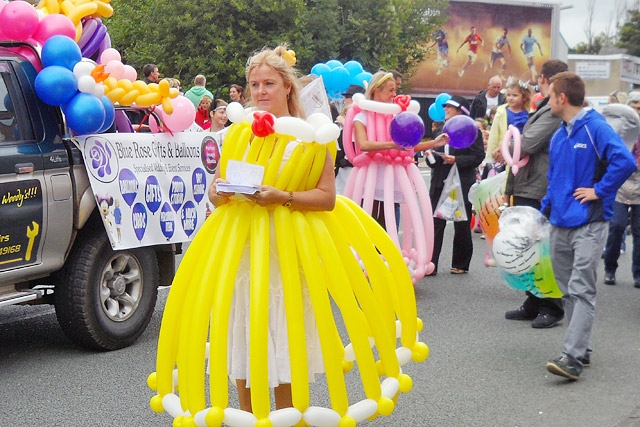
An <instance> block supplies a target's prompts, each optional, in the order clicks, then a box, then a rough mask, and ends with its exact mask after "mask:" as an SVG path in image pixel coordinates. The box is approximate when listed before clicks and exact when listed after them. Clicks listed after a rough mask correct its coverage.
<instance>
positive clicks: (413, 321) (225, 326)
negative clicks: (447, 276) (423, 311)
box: [148, 129, 429, 427]
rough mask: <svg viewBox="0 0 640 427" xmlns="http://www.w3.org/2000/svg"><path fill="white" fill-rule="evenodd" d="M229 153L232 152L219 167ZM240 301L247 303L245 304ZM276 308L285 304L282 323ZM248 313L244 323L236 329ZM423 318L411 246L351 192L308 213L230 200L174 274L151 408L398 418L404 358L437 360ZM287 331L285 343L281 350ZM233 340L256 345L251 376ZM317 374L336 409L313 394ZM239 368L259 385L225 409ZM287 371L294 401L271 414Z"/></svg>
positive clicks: (244, 416) (343, 422)
mask: <svg viewBox="0 0 640 427" xmlns="http://www.w3.org/2000/svg"><path fill="white" fill-rule="evenodd" d="M232 131H233V129H230V131H229V133H231V134H232V135H233V132H232ZM231 141H233V140H231ZM225 144H227V145H225V149H226V150H227V152H232V153H233V152H235V153H238V152H244V151H238V150H236V151H234V150H233V148H232V147H230V145H229V144H230V142H229V137H228V136H227V140H225ZM314 145H317V144H315V143H314V144H311V145H310V146H308V147H307V149H311V148H312V146H314ZM315 149H316V151H317V152H324V153H325V155H326V152H327V150H326V149H322V150H317V147H316V148H315ZM256 158H257V156H256ZM324 158H325V157H322V161H323V162H324ZM227 160H228V159H227ZM224 162H225V159H224V153H223V159H221V164H220V167H224V166H225V163H224ZM288 163H290V162H288ZM221 172H224V169H223V170H222V171H221ZM282 173H286V167H285V168H284V170H283V171H282ZM222 176H223V177H224V174H223V175H222ZM276 178H277V177H276ZM301 185H310V184H309V182H306V183H303V184H301ZM281 188H287V187H286V186H283V187H281ZM246 266H248V269H247V267H246ZM278 270H279V271H278ZM274 274H277V277H278V278H281V282H280V283H273V282H274V280H273V277H274ZM242 278H244V279H242ZM276 299H277V301H278V302H277V304H276V305H277V306H278V307H274V300H276ZM242 301H244V302H245V304H246V303H247V302H248V305H247V306H246V307H245V310H244V311H245V312H246V313H245V314H242V315H239V313H238V310H236V308H235V307H237V304H238V303H240V302H242ZM274 310H281V312H282V313H284V316H282V325H280V326H278V325H274V321H273V318H274V316H273V311H274ZM334 313H335V314H336V316H337V315H338V313H339V316H340V317H341V318H342V319H341V320H342V322H340V321H338V322H336V319H335V318H334ZM239 317H242V318H246V319H247V321H246V330H244V331H240V332H242V334H241V336H240V337H238V336H235V337H234V334H238V330H237V325H238V318H239ZM339 320H340V319H339ZM232 323H233V324H232ZM338 325H344V326H343V327H342V326H340V328H339V327H338ZM234 326H235V327H236V329H235V332H234ZM341 328H342V329H343V330H342V329H341ZM421 329H422V324H421V321H420V319H419V318H418V317H417V308H416V300H415V294H414V289H413V285H412V281H411V277H410V274H409V271H408V269H407V266H406V264H405V262H404V259H403V257H402V255H401V254H400V252H399V250H398V249H397V247H396V246H395V244H394V243H393V241H392V240H391V239H390V238H389V236H388V235H387V233H386V232H385V231H384V229H383V228H382V227H380V226H379V225H378V224H377V223H376V222H375V221H374V220H373V219H372V218H371V217H370V216H369V215H367V213H366V212H364V211H363V210H362V209H361V208H360V207H359V206H357V205H356V204H355V203H354V202H352V201H351V200H349V199H347V198H344V197H341V196H339V197H338V198H337V200H336V206H335V209H334V210H333V211H329V212H303V211H297V210H293V209H291V208H288V207H284V206H279V205H278V206H275V207H274V206H269V207H261V206H258V205H257V204H255V203H253V202H251V201H247V200H240V199H231V200H230V201H229V202H228V203H227V204H224V205H222V206H220V207H218V208H216V209H215V210H214V212H213V213H212V214H211V216H210V217H209V218H208V219H207V220H206V221H205V223H204V224H203V226H202V228H201V230H200V231H199V232H198V233H197V235H196V236H195V238H194V240H193V242H192V243H191V244H190V246H189V249H188V250H187V252H186V254H185V256H184V258H183V260H182V262H181V264H180V267H179V269H178V272H177V274H176V277H175V279H174V282H173V285H172V287H171V291H170V293H169V297H168V299H167V303H166V307H165V310H164V316H163V319H162V326H161V329H160V337H159V340H158V353H157V361H156V372H154V373H152V374H151V375H150V376H149V378H148V385H149V386H150V387H151V389H152V390H155V391H156V392H157V394H156V395H155V396H153V397H152V399H151V407H152V409H153V410H154V411H156V412H163V411H166V412H168V413H169V414H170V415H171V416H172V417H173V419H174V421H173V425H174V426H221V425H222V424H223V423H224V424H225V425H230V426H258V427H271V426H274V427H275V426H282V427H284V426H303V425H322V426H340V427H348V426H354V425H355V424H357V423H358V422H361V421H364V420H367V419H372V418H375V417H377V416H378V415H384V416H387V415H390V414H391V413H392V412H393V409H394V407H395V404H396V402H397V399H396V398H397V396H398V394H399V393H400V392H402V393H407V392H409V391H410V390H411V388H412V380H411V378H410V377H409V376H408V375H407V374H404V373H403V372H402V368H401V367H402V366H403V365H405V364H406V363H408V362H409V361H411V360H413V361H415V362H422V361H424V360H425V359H426V358H427V357H428V354H429V349H428V347H427V346H426V344H424V343H422V342H419V341H418V331H419V330H421ZM274 332H275V334H276V335H279V337H278V338H277V339H276V340H274ZM283 334H284V335H283ZM283 337H284V338H283ZM343 337H344V340H343ZM283 339H284V340H285V344H286V345H277V344H276V346H275V348H274V344H273V343H274V342H276V341H278V340H280V341H282V340H283ZM347 340H348V341H349V342H346V341H347ZM238 341H242V343H240V344H239V345H238V347H239V350H238V351H239V352H240V353H242V352H246V353H248V354H247V355H246V356H247V357H246V360H247V362H246V365H247V366H246V375H242V374H243V373H244V372H242V370H241V372H240V373H239V374H238V372H235V373H232V372H230V367H231V369H232V370H233V366H234V364H235V363H236V362H240V366H242V362H243V361H242V360H241V361H237V360H231V361H230V360H229V359H230V358H231V359H233V358H235V357H236V356H235V355H236V353H234V351H235V350H234V348H230V347H234V346H236V343H238ZM274 351H276V352H277V351H280V353H281V354H280V357H284V358H287V359H288V361H287V362H288V363H285V364H284V365H283V366H285V369H284V372H281V371H282V370H283V369H280V371H278V370H277V369H274V367H273V366H272V365H273V360H274V354H273V352H274ZM283 351H284V354H282V353H283ZM318 352H320V354H317V353H318ZM270 353H271V354H270ZM230 355H231V357H230ZM276 356H277V355H276ZM242 357H244V356H242ZM270 361H271V362H270ZM318 361H320V363H321V365H320V369H317V366H316V365H317V364H318ZM354 367H355V368H356V369H357V372H356V373H354V375H353V377H354V378H356V380H354V381H356V382H357V383H358V384H357V386H358V387H359V386H360V385H361V387H362V393H358V394H360V395H363V396H364V397H365V398H364V399H362V400H359V401H357V402H351V401H350V399H349V396H348V392H347V381H346V378H345V375H346V374H347V373H348V372H349V371H351V370H352V369H354ZM276 371H277V377H274V372H276ZM318 371H324V374H323V375H324V377H325V380H326V387H327V391H328V396H329V401H330V405H329V407H322V406H317V405H312V402H311V399H310V394H309V387H310V382H312V381H313V374H314V373H316V372H318ZM230 375H232V376H235V377H236V378H240V379H246V380H247V384H250V386H251V402H252V408H253V413H248V412H245V411H242V410H240V409H237V408H234V407H230V405H229V389H230V382H229V376H230ZM243 376H244V377H246V378H243ZM289 379H290V381H289ZM282 382H290V384H291V392H292V401H293V407H292V408H285V409H280V410H273V411H272V410H271V399H270V388H271V387H272V386H274V385H276V384H278V383H282ZM352 387H353V384H351V383H350V386H349V388H350V389H352ZM207 392H208V396H207Z"/></svg>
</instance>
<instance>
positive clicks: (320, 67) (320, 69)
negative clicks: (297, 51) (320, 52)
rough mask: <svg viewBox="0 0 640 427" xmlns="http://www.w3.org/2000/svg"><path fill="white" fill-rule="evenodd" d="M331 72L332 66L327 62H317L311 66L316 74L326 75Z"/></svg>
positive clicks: (312, 72) (312, 71)
mask: <svg viewBox="0 0 640 427" xmlns="http://www.w3.org/2000/svg"><path fill="white" fill-rule="evenodd" d="M330 72H331V68H329V66H328V65H327V64H320V63H318V64H316V65H314V66H313V67H312V68H311V74H315V75H316V76H325V75H327V74H329V73H330Z"/></svg>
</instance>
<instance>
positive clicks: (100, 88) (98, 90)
mask: <svg viewBox="0 0 640 427" xmlns="http://www.w3.org/2000/svg"><path fill="white" fill-rule="evenodd" d="M92 93H93V96H95V97H96V98H102V97H103V96H104V85H103V84H102V83H96V87H95V89H94V90H93V92H92Z"/></svg>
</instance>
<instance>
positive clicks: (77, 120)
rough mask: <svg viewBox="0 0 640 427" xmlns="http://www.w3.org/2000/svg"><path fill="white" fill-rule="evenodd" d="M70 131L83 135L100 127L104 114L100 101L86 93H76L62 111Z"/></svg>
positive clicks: (96, 130) (94, 131)
mask: <svg viewBox="0 0 640 427" xmlns="http://www.w3.org/2000/svg"><path fill="white" fill-rule="evenodd" d="M62 111H63V112H64V114H65V117H66V118H67V124H68V125H69V128H71V130H72V131H74V132H75V133H77V134H80V135H84V134H89V133H96V132H98V130H100V128H101V127H102V124H103V123H104V119H105V118H106V115H107V114H106V112H105V110H104V105H102V101H100V100H99V99H98V98H96V97H95V96H93V95H90V94H88V93H82V92H78V93H77V94H76V95H75V96H74V97H73V98H71V101H69V103H68V104H67V105H65V106H64V107H63V109H62Z"/></svg>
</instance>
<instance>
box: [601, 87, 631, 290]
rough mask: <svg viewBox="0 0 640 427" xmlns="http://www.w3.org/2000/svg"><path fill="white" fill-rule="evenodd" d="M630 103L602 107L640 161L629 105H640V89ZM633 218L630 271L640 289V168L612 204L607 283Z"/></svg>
mask: <svg viewBox="0 0 640 427" xmlns="http://www.w3.org/2000/svg"><path fill="white" fill-rule="evenodd" d="M627 104H628V105H623V104H608V105H605V106H604V107H603V109H602V115H603V116H604V117H605V118H606V119H607V122H609V124H610V125H611V127H613V129H614V130H615V131H616V132H617V133H618V135H620V137H621V138H622V139H623V140H624V141H625V143H626V144H627V147H628V148H629V149H630V150H631V153H632V154H633V155H634V157H635V159H636V164H638V162H639V161H640V139H639V138H638V135H639V134H640V119H639V118H638V114H637V113H636V111H635V110H634V108H632V107H630V106H629V105H634V104H640V92H631V93H630V94H629V97H628V98H627ZM629 220H630V221H631V234H632V235H633V250H632V252H631V257H632V258H631V273H632V274H633V286H634V287H636V288H640V171H637V170H636V171H635V172H634V173H633V174H632V175H631V176H630V177H629V178H628V179H627V180H626V181H625V182H624V184H622V186H621V187H620V189H619V190H618V193H617V194H616V200H615V202H614V204H613V218H612V219H611V222H610V223H609V235H608V237H607V244H606V246H605V250H604V284H605V285H615V284H616V269H617V268H618V258H619V257H620V248H621V246H622V241H623V240H624V233H625V230H626V228H627V222H628V221H629Z"/></svg>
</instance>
